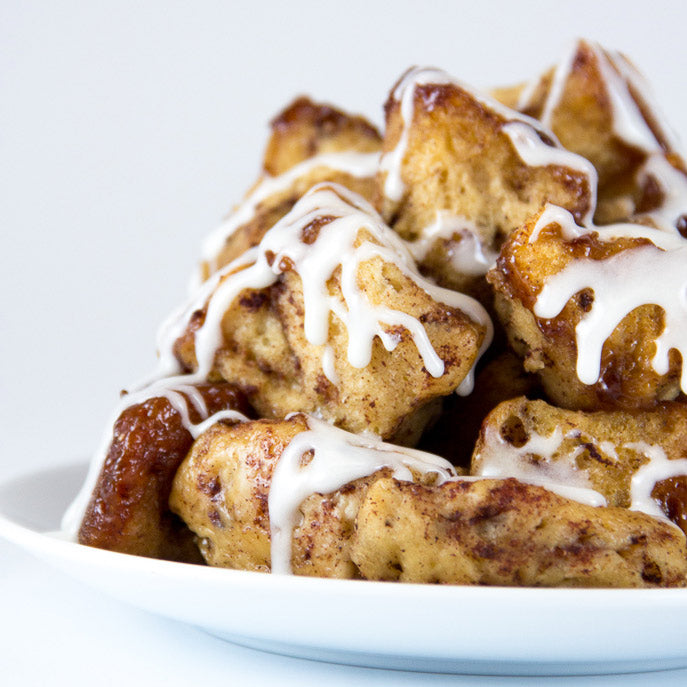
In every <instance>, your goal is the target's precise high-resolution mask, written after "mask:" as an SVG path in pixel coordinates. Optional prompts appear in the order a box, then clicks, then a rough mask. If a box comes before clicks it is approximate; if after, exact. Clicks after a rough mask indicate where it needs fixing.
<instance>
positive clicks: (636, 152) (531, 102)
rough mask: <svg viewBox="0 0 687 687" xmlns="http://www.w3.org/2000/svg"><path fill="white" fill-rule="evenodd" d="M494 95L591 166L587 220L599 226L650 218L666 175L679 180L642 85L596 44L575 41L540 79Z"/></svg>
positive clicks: (680, 166)
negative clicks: (593, 197) (593, 195)
mask: <svg viewBox="0 0 687 687" xmlns="http://www.w3.org/2000/svg"><path fill="white" fill-rule="evenodd" d="M494 95H495V96H496V97H497V98H498V99H499V100H500V101H501V102H503V103H505V104H507V105H508V106H509V107H513V108H515V109H519V110H520V111H522V112H523V113H525V114H527V115H530V116H532V117H534V118H536V119H539V120H541V121H542V123H543V124H544V126H547V127H549V128H550V129H551V130H552V131H553V132H554V133H555V134H556V136H557V137H558V139H559V140H560V142H561V144H562V145H563V146H565V147H566V148H567V149H568V150H572V151H573V152H575V153H578V154H579V155H582V156H583V157H585V158H587V159H588V160H590V161H591V162H592V163H593V165H594V167H595V168H596V170H597V172H598V175H599V188H598V206H597V209H596V213H595V216H594V219H595V221H596V222H597V223H599V224H608V223H611V222H618V221H624V220H627V219H629V218H630V217H632V216H634V215H636V214H642V213H645V212H649V211H652V210H654V209H655V208H657V207H658V206H659V205H661V204H662V203H663V202H664V199H663V198H662V196H663V195H664V193H665V191H666V189H663V188H662V186H661V183H662V182H661V179H662V178H663V177H664V176H665V174H666V172H667V173H668V174H669V175H676V176H683V175H684V172H685V168H684V163H683V161H682V159H681V158H680V156H679V154H678V153H677V151H676V149H675V143H674V141H673V140H672V139H671V136H670V132H669V130H668V128H667V127H666V126H665V125H664V124H663V123H662V122H661V119H660V117H659V116H658V113H657V112H656V110H655V108H654V107H653V105H652V103H651V102H650V95H649V92H648V89H647V87H646V85H645V84H644V81H643V79H642V77H641V76H640V75H639V73H638V72H637V71H636V70H635V68H634V67H633V66H632V64H631V63H630V62H629V61H628V60H627V59H626V58H625V57H624V56H622V55H620V54H617V53H613V52H611V51H607V50H604V49H603V48H602V47H601V46H599V45H597V44H594V43H590V42H588V41H583V40H581V41H578V42H577V43H576V44H575V45H574V46H573V49H572V51H571V52H570V53H569V54H568V55H566V56H565V57H564V59H563V60H562V61H561V62H560V63H559V64H558V65H557V66H556V67H555V68H552V69H550V70H548V71H547V72H546V73H545V74H543V75H542V76H541V77H540V78H539V79H535V80H534V81H533V82H531V83H530V84H527V85H525V86H523V87H519V88H509V89H499V90H497V91H495V92H494ZM657 157H658V158H660V159H661V160H660V164H661V167H662V169H663V173H660V172H659V171H658V167H657V163H659V160H657V159H656V158H657ZM650 158H653V159H651V161H650ZM671 168H672V169H671Z"/></svg>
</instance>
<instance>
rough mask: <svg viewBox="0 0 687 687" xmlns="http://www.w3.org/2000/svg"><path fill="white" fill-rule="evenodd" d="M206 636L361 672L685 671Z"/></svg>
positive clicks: (676, 662)
mask: <svg viewBox="0 0 687 687" xmlns="http://www.w3.org/2000/svg"><path fill="white" fill-rule="evenodd" d="M206 632H208V634H211V635H212V636H214V637H218V638H219V639H222V640H224V641H226V642H230V643H231V644H237V645H239V646H243V647H247V648H249V649H255V650H257V651H267V652H269V653H271V654H279V655H280V656H289V657H292V658H303V659H307V660H309V661H320V662H322V663H340V664H343V665H349V666H358V667H360V668H381V669H384V670H405V671H413V672H419V673H448V674H455V675H485V676H492V675H494V676H496V675H498V676H506V675H507V676H520V677H529V676H537V677H559V676H566V675H567V676H571V675H609V674H618V673H644V672H655V671H661V670H676V669H679V668H687V659H685V658H675V659H661V660H655V661H645V660H643V661H611V662H608V661H603V662H598V663H597V662H590V663H569V662H551V663H542V662H535V661H503V660H473V659H460V658H426V657H411V656H394V655H388V654H374V653H369V654H368V653H360V652H348V651H339V650H336V649H325V648H317V647H311V646H299V645H297V644H289V643H286V642H273V641H266V640H262V639H252V638H248V637H242V636H236V635H232V634H227V633H224V632H218V631H215V630H209V629H206Z"/></svg>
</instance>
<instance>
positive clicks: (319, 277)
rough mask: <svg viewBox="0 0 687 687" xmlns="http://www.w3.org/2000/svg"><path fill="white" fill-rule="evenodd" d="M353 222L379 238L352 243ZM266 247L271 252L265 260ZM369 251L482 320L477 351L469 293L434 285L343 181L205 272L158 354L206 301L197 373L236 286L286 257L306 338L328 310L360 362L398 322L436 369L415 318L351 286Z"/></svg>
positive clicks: (387, 339) (216, 341) (321, 337)
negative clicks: (298, 286)
mask: <svg viewBox="0 0 687 687" xmlns="http://www.w3.org/2000/svg"><path fill="white" fill-rule="evenodd" d="M323 217H330V218H331V221H329V223H327V224H323V225H321V226H320V228H319V233H318V235H317V238H316V239H315V240H314V241H313V242H312V243H311V244H306V243H304V242H303V241H302V240H301V235H302V232H303V230H304V229H305V228H306V227H307V226H308V225H310V224H311V223H312V222H313V221H314V220H316V219H319V218H323ZM361 230H364V231H367V232H368V233H369V234H371V235H372V237H373V239H374V240H376V241H379V244H377V243H372V242H371V241H362V242H361V243H360V245H358V246H356V245H355V242H356V240H357V239H358V238H359V236H360V232H361ZM268 255H270V256H273V260H272V261H271V262H270V261H269V260H268V257H267V256H268ZM375 256H379V257H381V258H382V259H384V260H385V261H388V262H392V263H393V264H395V265H396V266H397V267H398V268H399V269H400V270H401V271H402V272H403V273H404V274H405V275H406V276H408V277H410V278H411V279H413V280H414V281H415V283H416V284H417V285H418V286H419V287H420V288H422V289H423V290H424V291H426V292H427V293H428V294H429V295H430V296H431V297H432V298H434V299H435V300H436V301H437V302H440V303H444V304H446V305H448V306H450V307H453V308H458V309H460V310H462V311H463V312H464V313H466V314H467V315H468V316H469V317H470V318H471V319H472V320H473V321H475V322H477V323H479V324H481V325H483V326H484V327H485V328H486V329H487V334H486V337H485V341H484V343H483V344H482V349H481V351H480V355H481V352H482V351H484V350H485V349H486V347H487V346H488V345H489V343H490V341H491V335H492V325H491V321H490V319H489V316H488V315H487V313H486V311H485V310H484V308H483V307H482V306H481V305H480V304H479V303H478V302H477V301H475V300H474V299H472V298H470V297H469V296H466V295H464V294H460V293H458V292H456V291H450V290H448V289H442V288H439V287H438V286H436V285H434V284H432V283H430V282H429V281H427V280H426V279H424V278H423V277H422V276H420V274H419V273H418V272H417V268H416V267H415V263H414V261H413V258H412V256H411V255H410V253H409V252H408V250H407V248H406V246H405V242H404V241H403V240H402V239H401V238H400V237H399V236H398V235H397V234H396V233H395V232H394V231H393V230H392V229H390V228H389V227H387V226H386V225H385V224H384V223H383V221H382V219H381V218H380V217H379V215H378V214H377V213H376V211H375V210H374V209H373V208H372V206H371V205H370V204H369V203H368V202H367V201H366V200H365V199H364V198H362V197H361V196H359V195H357V194H355V193H353V192H352V191H349V190H348V189H346V188H344V187H343V186H340V185H337V184H329V183H324V184H319V185H317V186H315V187H313V188H312V189H311V190H310V191H309V192H308V193H307V194H305V195H304V196H303V197H302V198H301V199H300V200H299V201H298V203H297V204H296V205H295V206H294V208H293V209H292V210H291V212H289V214H288V215H286V216H285V217H284V218H282V219H281V220H280V221H279V222H277V223H276V224H275V225H274V226H273V227H272V228H271V229H270V230H269V231H268V232H267V233H266V234H265V236H264V237H263V239H262V241H261V242H260V245H259V246H257V247H255V248H253V249H251V250H250V251H247V253H245V254H244V255H243V256H241V257H240V258H239V259H238V260H236V261H234V262H233V263H231V264H230V265H227V266H226V267H224V268H222V269H221V270H220V271H218V272H217V273H216V274H215V275H213V277H212V278H211V279H210V280H208V282H206V283H205V284H203V286H202V288H201V289H200V290H199V291H198V293H197V294H195V295H194V296H193V297H192V298H191V300H190V302H189V303H188V304H187V305H186V306H185V307H183V308H181V309H180V310H179V311H177V313H175V314H174V315H173V317H172V318H171V319H170V320H169V321H168V322H167V323H166V324H165V326H164V327H163V330H162V335H161V337H160V339H159V345H160V352H161V360H162V361H165V366H166V367H168V366H169V365H173V364H174V354H173V346H174V342H175V341H176V339H177V337H178V336H179V335H180V334H181V333H182V332H183V331H184V329H185V327H186V325H187V323H188V320H189V318H190V317H191V315H192V313H193V312H195V311H197V310H200V309H202V308H203V307H204V305H205V303H207V312H206V316H205V321H204V323H203V325H202V326H201V327H200V328H199V329H198V330H196V332H195V350H196V358H197V361H198V370H197V371H196V373H195V374H194V375H192V376H193V377H194V378H200V379H204V378H205V377H206V376H207V374H208V373H209V372H210V370H211V368H212V365H213V362H214V357H215V354H216V352H217V350H218V348H219V347H220V345H221V341H222V332H221V320H222V317H223V315H224V313H225V311H226V310H227V308H228V307H229V306H230V305H231V304H232V303H233V302H234V300H235V299H236V298H237V297H238V295H239V294H240V293H241V292H242V291H243V290H244V289H262V288H265V287H268V286H270V285H271V284H274V283H275V282H276V281H277V279H278V277H279V275H280V274H281V272H282V271H283V269H284V267H283V266H284V265H285V264H288V268H290V269H293V270H294V271H295V272H297V273H298V275H299V276H300V279H301V283H302V286H303V300H304V310H305V315H304V334H305V338H306V339H307V340H308V341H309V342H310V343H311V344H313V345H316V346H325V345H326V344H327V341H328V332H329V314H330V313H333V314H334V315H335V316H337V317H338V318H339V319H340V320H341V322H342V323H343V324H344V326H345V327H346V328H347V330H348V351H347V354H348V361H349V363H350V364H351V365H352V366H353V367H357V368H363V367H365V366H367V365H368V363H369V362H370V358H371V354H372V343H373V340H374V338H375V337H379V338H380V340H381V341H382V343H383V345H384V346H385V348H386V349H387V350H389V351H392V350H393V349H394V348H395V347H396V345H397V344H398V337H395V336H393V335H390V334H389V333H388V332H387V331H386V327H394V326H402V327H404V328H405V329H407V330H408V332H409V333H410V334H411V337H412V339H413V342H414V343H415V346H416V347H417V349H418V352H419V353H420V356H421V357H422V360H423V362H424V365H425V367H426V369H427V371H428V372H429V373H430V374H431V375H432V376H434V377H440V376H441V375H442V374H443V371H444V363H443V361H442V360H441V359H440V358H439V356H438V355H437V354H436V352H435V350H434V348H433V347H432V344H431V342H430V341H429V338H428V336H427V332H426V331H425V329H424V327H423V325H422V324H421V323H420V322H419V320H417V319H416V318H414V317H411V316H410V315H408V314H406V313H403V312H400V311H397V310H392V309H391V308H387V307H385V306H372V305H371V304H370V303H369V301H368V299H367V297H366V296H365V294H364V293H362V292H361V291H360V290H359V288H358V286H357V273H358V269H359V266H360V265H361V263H363V262H364V261H366V260H369V259H370V258H373V257H375ZM337 269H340V270H341V276H340V283H341V293H342V296H343V302H342V301H341V300H340V299H338V298H337V297H334V296H331V295H330V294H329V292H328V289H327V282H328V281H329V279H330V278H331V277H332V276H333V274H334V272H335V271H336V270H337ZM324 353H325V352H324V351H323V354H324ZM326 367H327V368H328V370H327V371H328V372H331V369H332V366H329V365H328V364H327V365H326ZM468 377H469V378H470V375H469V376H468ZM469 384H470V379H468V382H464V387H463V388H466V387H468V386H469Z"/></svg>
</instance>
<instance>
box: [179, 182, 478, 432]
mask: <svg viewBox="0 0 687 687" xmlns="http://www.w3.org/2000/svg"><path fill="white" fill-rule="evenodd" d="M333 246H334V247H333ZM256 251H257V253H255V254H254V255H253V256H252V257H253V260H254V262H251V263H250V264H248V263H246V264H247V266H246V267H244V268H243V269H237V270H236V271H233V272H228V273H227V274H224V275H222V277H221V279H220V280H218V281H217V286H216V289H215V291H214V292H213V293H212V295H211V297H210V299H209V300H208V301H205V302H203V301H196V302H195V303H194V304H192V305H191V306H190V307H189V308H187V314H188V313H190V315H188V316H189V318H190V319H189V324H188V327H187V330H186V333H185V334H184V335H183V336H182V337H181V338H180V339H179V340H178V341H177V345H176V352H177V355H178V356H179V358H180V359H181V360H182V361H183V362H184V364H185V365H186V367H187V368H188V369H194V370H195V369H197V365H198V360H197V355H196V352H197V350H198V347H197V345H196V342H197V340H198V335H199V330H201V329H203V328H205V330H206V331H205V333H208V332H207V330H208V329H210V328H211V327H212V326H214V327H215V328H216V329H218V330H220V331H218V333H219V334H220V338H221V343H220V345H219V348H218V349H217V350H216V351H214V350H213V352H212V353H213V356H214V358H213V360H210V358H207V360H206V362H205V363H204V364H205V365H208V366H209V365H210V364H211V363H212V362H214V365H213V366H212V369H213V372H212V375H215V376H220V377H222V378H224V379H226V380H230V381H231V382H233V383H236V384H237V385H238V386H239V387H241V388H242V389H243V390H244V391H245V393H246V394H247V396H248V397H249V400H250V401H251V403H252V404H253V405H254V407H255V408H256V410H257V411H258V413H259V414H260V415H261V416H262V417H268V418H281V417H284V416H285V415H287V414H288V413H290V412H294V411H302V412H313V413H318V414H320V415H321V416H322V417H324V418H326V419H327V420H330V421H332V422H334V423H336V424H337V425H339V426H340V427H343V428H344V429H346V430H348V431H351V432H364V431H372V432H374V433H376V434H378V435H379V436H381V437H383V438H385V439H388V438H391V437H393V438H394V440H395V441H396V442H397V443H406V444H412V443H414V442H416V441H417V439H418V437H419V434H420V433H421V431H422V429H423V427H424V426H425V424H426V423H427V421H428V420H429V418H430V416H431V415H432V414H433V412H434V409H435V405H434V404H432V401H434V400H435V399H438V397H440V396H443V395H446V394H449V393H451V392H452V391H454V390H455V389H456V388H457V387H458V386H459V385H461V383H463V382H464V380H465V379H466V377H468V375H469V374H470V371H471V368H472V367H473V365H474V364H475V362H476V360H477V357H478V355H479V353H480V351H481V349H482V348H483V347H484V346H485V345H486V344H487V343H488V339H489V336H490V332H491V329H490V327H491V324H490V321H489V318H488V316H487V315H486V313H485V312H484V310H483V309H482V308H481V306H479V304H478V303H476V302H475V301H473V300H472V299H470V298H468V297H467V296H463V295H462V294H458V293H455V292H451V291H447V290H444V289H439V288H438V287H436V286H434V285H432V284H430V283H429V282H426V281H425V280H424V279H423V278H422V277H420V275H419V274H418V273H417V271H416V268H415V265H414V263H413V261H412V258H411V257H410V255H409V254H408V253H407V252H406V251H405V248H404V246H403V244H402V242H401V241H400V240H399V239H398V236H396V234H395V233H394V232H393V231H391V230H390V229H389V228H388V227H386V226H385V225H384V224H383V222H382V221H381V218H379V216H378V215H377V214H376V213H375V212H374V210H373V209H372V208H371V207H370V206H369V205H368V204H367V203H365V201H364V200H363V199H362V198H361V197H360V196H355V195H354V194H352V193H350V192H349V191H347V190H346V189H343V188H342V187H338V186H329V185H325V186H321V187H316V188H315V189H313V190H312V191H311V192H309V193H308V194H307V195H306V196H305V197H304V198H303V199H301V201H299V203H298V204H297V205H296V206H295V207H294V209H293V211H292V213H290V214H289V215H288V216H286V217H284V219H283V220H282V221H281V222H279V223H278V224H277V225H275V227H273V228H272V229H271V230H270V232H268V234H267V235H266V236H265V237H264V240H263V242H262V243H261V244H260V246H258V248H257V249H256ZM265 284H266V286H265ZM257 285H263V288H251V287H254V286H257ZM217 304H219V305H217ZM218 309H219V310H221V312H222V313H223V315H222V317H221V323H220V322H219V321H218V320H215V322H214V325H213V324H212V323H209V322H208V318H207V312H208V310H209V311H210V312H214V311H215V310H218ZM203 336H204V334H203ZM212 336H213V335H212V333H211V332H210V338H212ZM201 348H202V347H201Z"/></svg>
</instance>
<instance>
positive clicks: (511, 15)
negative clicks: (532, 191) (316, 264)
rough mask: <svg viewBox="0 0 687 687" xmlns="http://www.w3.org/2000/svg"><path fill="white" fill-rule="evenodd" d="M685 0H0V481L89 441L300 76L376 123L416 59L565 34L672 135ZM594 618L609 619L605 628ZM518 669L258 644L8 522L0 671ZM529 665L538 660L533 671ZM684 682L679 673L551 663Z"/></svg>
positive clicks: (514, 66) (553, 54)
mask: <svg viewBox="0 0 687 687" xmlns="http://www.w3.org/2000/svg"><path fill="white" fill-rule="evenodd" d="M686 18H687V16H686V10H685V5H684V3H682V2H678V1H675V2H662V1H655V2H653V3H651V4H650V5H647V3H646V2H645V1H644V0H642V1H641V2H639V1H634V0H632V1H629V0H624V1H622V2H620V1H619V0H611V1H609V2H604V3H599V2H598V1H597V0H576V1H575V2H573V3H552V2H550V1H548V0H525V1H521V2H517V3H515V2H502V3H487V2H484V3H476V2H474V1H470V2H451V1H449V0H446V1H441V2H439V1H437V2H429V1H428V2H423V3H415V2H406V1H404V0H395V1H394V2H376V3H375V2H371V1H370V0H348V1H347V2H346V3H337V4H336V5H335V6H329V5H328V4H327V3H321V2H319V3H318V2H299V1H297V0H292V1H290V2H288V3H270V2H253V3H238V2H234V3H232V2H220V1H219V0H217V1H211V0H206V1H204V2H197V3H196V2H188V3H182V2H163V1H162V0H150V1H149V2H145V3H142V2H137V1H135V0H121V1H119V2H111V3H107V2H98V3H93V2H87V1H86V0H83V1H82V2H78V1H76V0H72V1H71V2H60V3H53V2H47V1H46V2H37V1H35V0H4V2H2V3H1V5H0V93H1V95H0V218H1V220H0V227H1V228H0V236H1V238H2V245H1V246H0V299H2V300H1V303H0V482H4V481H5V480H6V479H9V478H11V477H13V476H16V475H19V474H22V473H25V472H27V471H31V470H33V469H39V468H42V467H49V466H54V465H58V464H62V463H67V462H73V461H74V460H75V459H79V458H82V457H84V456H87V455H88V454H89V453H90V452H91V451H92V450H93V447H94V446H95V445H96V444H97V442H98V440H99V437H100V433H101V431H102V428H103V423H104V420H105V418H106V417H107V415H108V414H109V409H110V408H111V407H112V405H113V404H114V401H115V399H116V395H117V393H118V391H119V389H121V388H122V387H125V386H126V385H127V384H129V383H131V382H132V381H134V380H136V379H138V378H139V377H141V376H143V375H145V374H146V373H147V372H149V370H150V369H151V367H152V365H153V362H154V351H155V346H154V333H155V330H156V328H157V325H158V323H159V322H160V320H161V319H162V318H163V317H164V315H166V314H167V312H168V311H169V310H170V309H171V308H172V307H174V306H175V305H176V303H177V301H178V300H179V299H180V298H181V297H182V296H183V294H184V290H185V284H186V280H187V278H188V275H189V274H190V272H191V270H192V268H193V265H194V263H195V260H196V258H197V255H198V246H199V243H200V241H201V239H202V238H203V236H205V235H206V234H207V233H208V232H209V231H210V230H211V229H212V228H213V227H214V226H215V225H216V223H217V222H218V221H219V219H220V218H221V216H222V215H223V214H224V212H225V211H226V210H227V209H228V208H229V207H230V206H231V205H232V203H234V202H236V201H237V200H238V199H239V198H240V196H241V195H242V194H243V192H244V190H245V189H246V188H247V187H248V185H249V184H250V183H252V181H253V179H254V178H255V175H256V173H257V169H258V163H259V159H260V154H261V150H262V146H263V145H264V140H265V136H266V122H267V121H268V120H269V119H270V117H271V116H272V115H273V114H275V113H276V112H277V111H278V110H279V109H280V108H281V107H283V106H284V105H285V104H286V103H287V102H288V101H289V100H290V99H291V98H292V97H293V96H294V95H296V94H298V93H303V92H307V93H310V94H311V95H313V97H315V98H319V99H322V100H327V101H330V102H334V103H335V104H339V105H340V106H342V107H344V108H347V109H350V110H352V111H358V112H362V113H363V114H366V115H368V116H370V117H371V118H372V119H373V120H374V121H376V122H377V123H381V120H382V117H381V106H382V103H383V102H384V99H385V98H386V94H387V92H388V90H389V89H390V87H391V86H392V84H393V82H394V80H395V79H396V78H397V77H398V76H399V75H400V74H401V73H402V72H403V71H404V70H405V69H406V68H407V67H408V66H410V65H412V64H432V65H436V66H439V67H442V68H444V69H446V70H447V71H449V72H450V73H452V74H454V75H455V76H457V77H459V78H461V79H463V80H465V81H467V82H468V83H472V84H474V85H476V86H489V85H492V84H504V83H506V84H507V83H514V82H518V81H522V80H525V79H527V78H528V77H530V76H531V75H532V74H534V73H538V72H539V71H541V70H543V69H544V68H545V67H546V66H548V65H549V64H552V63H553V62H555V61H556V60H557V59H558V58H559V57H560V56H561V55H562V54H563V53H564V51H565V49H566V47H567V45H568V44H569V43H570V41H571V40H572V39H573V38H574V37H577V36H586V37H590V38H593V39H597V40H600V41H601V42H602V43H604V44H605V45H607V46H609V47H613V48H618V49H621V50H623V51H625V52H626V53H628V54H629V55H630V56H631V57H632V58H633V59H634V61H635V62H636V63H637V64H638V65H639V67H640V68H641V69H642V70H643V71H644V72H645V74H646V75H647V76H648V77H649V78H650V80H651V82H652V83H653V85H654V90H655V92H656V94H657V97H658V99H659V101H660V102H661V104H662V105H663V109H664V111H665V112H666V114H667V116H668V119H669V120H670V121H672V123H673V125H674V126H675V128H676V129H677V130H678V131H679V132H680V133H682V134H683V137H684V136H685V135H687V114H685V113H687V88H685V76H684V74H685V70H684V65H685V52H684V44H685V43H684V26H685V19H686ZM609 641H612V639H611V638H609ZM209 680H212V681H214V682H217V681H218V680H222V683H226V684H230V685H243V684H247V685H250V684H275V685H291V684H294V685H295V684H298V685H308V684H326V685H327V687H330V686H333V685H339V684H341V685H344V684H346V685H348V684H351V682H353V681H354V680H355V681H357V682H359V683H361V684H372V685H386V684H389V685H390V684H394V685H399V684H427V685H444V684H451V685H456V684H459V685H472V684H476V685H495V684H499V685H501V684H506V685H530V684H534V683H535V682H537V683H539V682H540V681H539V680H536V681H535V680H529V679H517V678H512V679H510V678H475V677H465V678H462V677H456V676H440V675H422V674H412V673H395V672H385V671H378V670H366V669H358V668H350V667H343V666H331V665H325V664H318V663H310V662H307V661H302V660H296V659H290V658H285V657H279V656H270V655H267V654H263V653H259V652H256V651H253V650H248V649H243V648H239V647H236V646H232V645H230V644H227V643H224V642H222V641H220V640H217V639H215V638H214V637H211V636H208V635H206V634H204V633H203V632H201V631H199V630H196V629H194V628H191V627H185V626H181V625H178V624H175V623H172V622H168V621H165V620H162V619H159V618H156V617H153V616H151V615H148V614H147V613H144V612H142V611H139V610H136V609H133V608H128V607H126V606H124V605H122V604H120V603H118V602H115V601H112V600H110V599H108V598H106V597H104V596H102V595H100V594H99V593H96V592H93V591H90V590H89V589H87V588H84V587H82V586H81V585H80V584H77V583H75V582H73V581H71V580H70V579H68V578H66V577H65V576H63V575H62V574H61V573H58V572H54V571H52V570H51V569H50V568H48V567H46V566H45V565H44V564H43V563H40V562H37V561H35V560H33V559H32V558H31V557H30V556H28V555H27V554H25V553H23V552H22V551H20V550H18V549H17V548H15V547H14V546H12V545H10V544H7V543H5V542H2V541H0V684H2V685H3V686H5V685H7V686H8V687H13V686H14V685H20V686H24V685H45V684H51V685H70V686H75V685H90V684H101V685H108V684H117V685H123V684H143V682H144V681H146V682H147V683H148V684H151V685H157V684H161V685H166V686H169V687H171V686H173V685H176V684H180V685H181V684H184V685H188V684H190V683H191V682H193V683H194V684H203V683H208V681H209ZM541 682H543V680H542V681H541ZM548 682H549V683H550V684H556V685H573V684H574V685H577V684H582V685H584V684H589V685H645V684H653V685H685V684H687V672H685V671H680V672H670V673H656V674H652V675H634V676H621V677H616V678H613V677H606V678H584V679H582V678H574V679H567V678H561V679H552V680H549V681H548Z"/></svg>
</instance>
